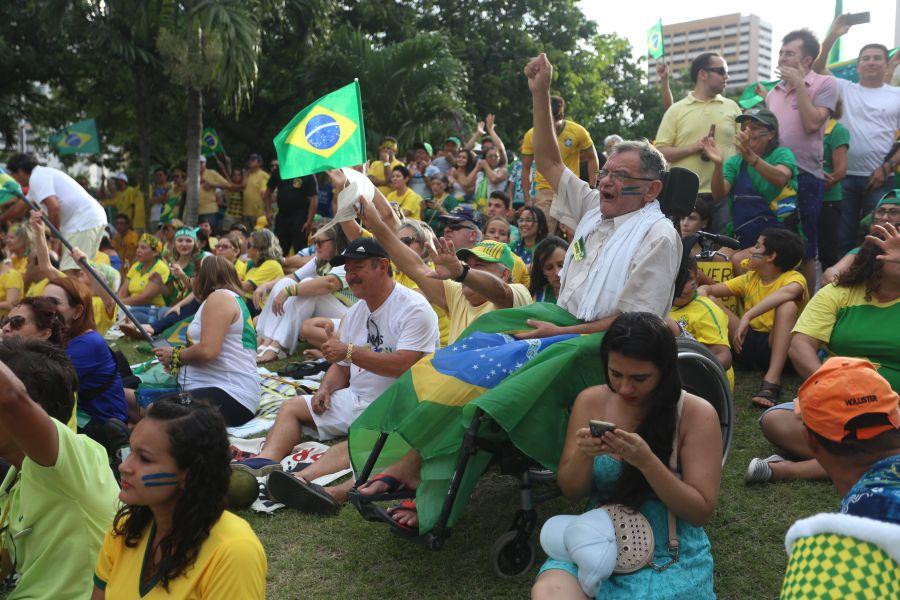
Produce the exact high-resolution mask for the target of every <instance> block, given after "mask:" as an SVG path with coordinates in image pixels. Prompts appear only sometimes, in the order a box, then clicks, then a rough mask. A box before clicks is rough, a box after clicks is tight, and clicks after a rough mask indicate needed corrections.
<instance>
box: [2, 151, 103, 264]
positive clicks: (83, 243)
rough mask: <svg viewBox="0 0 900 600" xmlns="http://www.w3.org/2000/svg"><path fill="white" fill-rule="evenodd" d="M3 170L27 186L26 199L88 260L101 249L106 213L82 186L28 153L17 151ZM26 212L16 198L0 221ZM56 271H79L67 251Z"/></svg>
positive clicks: (21, 202) (20, 201)
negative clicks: (32, 202) (38, 208)
mask: <svg viewBox="0 0 900 600" xmlns="http://www.w3.org/2000/svg"><path fill="white" fill-rule="evenodd" d="M6 170H7V171H9V174H10V175H12V177H13V178H14V179H15V180H16V181H17V182H18V183H19V185H21V186H22V187H23V188H24V187H27V188H28V198H29V199H30V200H32V201H34V202H37V203H38V204H39V205H43V206H42V208H43V210H44V212H46V213H47V217H48V218H49V219H50V222H51V223H53V224H54V225H55V226H56V228H57V229H59V231H60V233H62V234H63V236H64V237H65V238H66V240H68V242H69V243H70V244H72V246H74V247H76V248H80V249H81V250H82V251H83V252H84V254H85V255H86V256H87V257H88V258H89V259H90V258H92V257H93V256H94V255H95V254H97V251H98V250H99V249H100V240H101V239H102V238H103V232H104V231H105V230H106V225H107V220H106V212H104V210H103V207H102V206H100V203H99V202H97V200H95V199H94V198H93V196H91V195H90V194H89V193H88V192H87V190H85V189H84V188H83V187H81V185H80V184H79V183H78V182H77V181H75V180H74V179H72V178H71V177H69V176H68V175H66V174H65V173H63V172H62V171H59V170H57V169H53V168H51V167H42V166H40V165H38V162H37V159H36V158H35V157H34V156H33V155H31V154H16V155H14V156H13V157H12V158H10V159H9V161H8V162H7V163H6ZM27 212H28V206H26V204H25V202H24V201H22V200H19V201H18V202H16V203H15V204H13V205H11V206H10V207H9V208H8V209H6V210H5V211H4V212H3V213H2V214H0V224H3V223H6V222H11V221H16V220H18V219H20V218H22V217H24V216H25V215H26V214H27ZM59 270H60V271H63V272H65V273H66V274H67V275H74V274H77V273H78V265H77V264H75V261H74V260H73V259H72V255H71V253H69V251H68V250H66V251H65V252H64V253H63V256H62V260H60V263H59Z"/></svg>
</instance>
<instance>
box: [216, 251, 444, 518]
mask: <svg viewBox="0 0 900 600" xmlns="http://www.w3.org/2000/svg"><path fill="white" fill-rule="evenodd" d="M397 243H400V244H401V245H402V243H401V242H399V241H398V242H397ZM403 247H404V248H406V246H403ZM331 264H332V265H334V266H336V267H337V266H343V265H346V267H345V268H346V272H347V284H348V285H349V286H350V290H351V291H352V292H353V294H354V295H355V296H356V297H357V298H359V299H360V300H361V302H357V303H356V304H354V305H353V306H352V307H351V308H350V310H348V311H347V315H346V316H345V317H344V319H343V321H342V322H341V327H340V330H339V331H338V332H335V331H331V332H330V334H331V335H330V337H329V339H328V340H327V341H326V342H325V344H324V345H323V346H322V353H323V354H324V355H325V358H326V359H327V360H328V361H329V362H330V363H332V364H331V366H330V367H329V369H328V371H327V372H326V373H325V377H324V378H323V379H322V382H321V384H320V385H319V389H318V390H317V391H316V393H315V394H313V395H311V396H296V397H294V398H291V399H289V400H287V401H286V402H285V403H284V404H283V405H282V406H281V408H280V409H279V411H278V416H277V418H276V419H275V424H274V425H273V426H272V429H271V430H270V431H269V433H268V435H267V436H266V442H265V444H264V445H263V448H262V451H261V452H260V453H259V454H258V455H257V456H256V457H254V458H250V459H247V460H244V461H240V462H236V463H234V464H233V465H232V468H233V469H234V470H239V471H245V472H249V473H251V474H252V475H253V476H255V477H262V476H264V475H266V474H269V473H271V475H269V480H268V491H269V495H270V496H271V497H272V498H273V499H274V500H276V501H278V502H281V503H283V504H285V505H287V506H292V507H295V508H298V509H302V510H306V509H311V508H310V504H309V502H308V501H309V497H310V494H309V491H310V488H311V487H312V484H310V483H307V481H304V480H302V479H300V478H298V477H294V476H292V475H288V474H286V473H281V472H279V471H280V469H281V465H280V463H279V461H281V459H283V458H284V457H285V456H287V455H288V454H290V452H291V451H292V449H293V448H294V446H295V445H296V444H298V443H299V442H300V440H301V438H302V437H303V434H304V433H306V434H309V435H312V436H314V437H316V438H318V439H321V440H327V439H332V438H335V437H340V436H345V435H347V430H348V429H349V427H350V424H351V423H352V422H353V421H354V420H355V419H356V417H357V416H359V414H360V413H362V412H363V411H364V410H365V409H366V407H367V406H368V405H369V404H371V403H372V401H373V400H375V398H377V397H378V396H380V395H381V393H382V392H383V391H384V390H385V389H386V388H387V387H388V386H389V385H390V384H391V383H392V382H393V381H394V380H395V379H396V378H397V377H399V376H400V375H402V374H403V373H404V372H406V371H407V370H408V369H409V368H410V367H412V366H413V365H414V364H415V363H416V362H417V361H418V360H419V359H420V358H422V357H423V356H425V355H426V354H429V353H431V352H434V351H435V350H436V349H437V347H438V322H437V315H435V314H434V311H433V310H432V309H431V306H429V304H428V301H427V300H425V298H424V297H423V296H422V295H421V294H419V293H417V292H414V291H412V290H410V289H409V288H406V287H404V286H402V285H399V284H397V283H396V282H395V281H394V280H393V278H392V270H391V265H390V261H389V260H388V253H387V252H386V251H385V249H384V248H383V247H382V245H381V244H379V243H378V242H377V241H375V240H374V239H371V238H358V239H356V240H354V241H352V242H350V244H349V245H348V246H347V248H346V249H345V250H344V252H343V253H342V254H341V255H339V256H336V257H334V258H333V259H332V260H331ZM347 466H349V458H347V460H346V461H345V462H344V463H343V466H341V467H339V468H340V469H344V468H346V467H347ZM335 470H339V469H335ZM298 476H299V477H305V476H304V475H303V474H302V473H300V474H298ZM350 483H351V484H352V482H350ZM349 487H350V486H347V489H349ZM314 495H315V494H314ZM313 506H314V507H315V506H320V504H316V505H313ZM335 506H339V505H338V504H336V503H335V502H331V503H330V505H326V507H325V510H326V511H327V510H329V509H331V510H333V509H334V507H335ZM312 510H317V511H318V509H316V508H312Z"/></svg>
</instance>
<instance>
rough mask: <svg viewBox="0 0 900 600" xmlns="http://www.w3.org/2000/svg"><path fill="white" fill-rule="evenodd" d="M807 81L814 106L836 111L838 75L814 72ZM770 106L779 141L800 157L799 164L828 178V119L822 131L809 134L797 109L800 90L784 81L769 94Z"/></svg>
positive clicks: (814, 173) (812, 172)
mask: <svg viewBox="0 0 900 600" xmlns="http://www.w3.org/2000/svg"><path fill="white" fill-rule="evenodd" d="M803 83H804V84H805V85H806V93H807V95H808V96H809V98H810V100H811V101H812V104H813V106H817V107H821V108H827V109H828V110H830V111H832V112H834V107H835V105H836V104H837V101H838V96H839V93H840V92H839V89H838V85H837V81H835V79H834V77H832V76H830V75H819V74H818V73H814V72H812V71H810V72H809V73H807V74H806V77H804V78H803ZM766 105H767V106H768V107H769V110H771V111H772V112H773V113H775V116H776V117H778V140H779V142H780V144H781V145H782V146H785V147H787V148H790V149H791V151H792V152H793V153H794V156H796V157H797V166H798V167H799V168H800V169H802V170H803V171H806V172H807V173H810V174H812V175H815V176H816V177H818V178H819V179H824V178H825V173H824V171H822V138H823V136H824V135H825V125H826V123H827V122H828V119H825V120H824V121H822V126H821V127H819V129H818V131H816V132H815V133H807V132H806V128H805V127H804V126H803V119H802V118H801V117H800V111H799V109H798V108H797V92H796V91H795V90H793V89H788V87H787V86H786V85H785V84H784V82H783V81H779V82H778V85H776V86H775V87H774V88H773V89H772V91H771V92H769V94H768V96H766Z"/></svg>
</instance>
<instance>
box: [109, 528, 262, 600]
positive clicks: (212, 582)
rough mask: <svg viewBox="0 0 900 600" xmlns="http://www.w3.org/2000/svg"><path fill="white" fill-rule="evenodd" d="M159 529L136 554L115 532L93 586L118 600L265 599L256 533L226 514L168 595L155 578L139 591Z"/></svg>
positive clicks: (148, 534)
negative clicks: (147, 555)
mask: <svg viewBox="0 0 900 600" xmlns="http://www.w3.org/2000/svg"><path fill="white" fill-rule="evenodd" d="M155 533H156V526H155V524H154V525H151V526H150V527H147V530H146V532H145V533H144V535H143V537H142V538H141V540H140V542H139V543H138V545H137V546H135V547H134V548H129V547H127V546H126V545H125V537H124V536H116V535H114V534H113V532H112V529H110V530H109V531H108V532H107V533H106V538H105V539H104V540H103V546H102V547H101V548H100V555H99V556H98V557H97V566H96V569H95V572H94V585H96V586H97V587H98V588H100V589H102V590H105V592H106V597H107V598H110V599H115V600H156V599H161V598H182V599H184V600H195V599H196V600H199V599H201V598H210V599H212V598H228V599H229V600H262V599H263V598H265V595H266V553H265V551H264V550H263V547H262V544H260V543H259V539H258V538H257V537H256V534H255V533H253V529H251V528H250V525H249V524H248V523H247V522H246V521H245V520H243V519H242V518H240V517H238V516H237V515H234V514H232V513H230V512H228V511H225V512H223V513H222V516H221V517H220V518H219V520H218V521H216V524H215V525H213V527H212V529H210V531H209V537H208V538H206V540H204V542H203V545H201V546H200V552H199V553H198V554H197V558H196V560H195V561H194V564H193V565H192V566H191V567H190V568H188V569H187V571H186V572H185V573H183V574H182V575H181V576H180V577H177V578H176V579H173V580H172V581H170V582H169V591H168V592H166V590H165V589H164V588H163V586H162V585H161V584H160V583H159V582H158V580H157V578H156V577H153V578H152V579H150V580H149V581H148V582H147V584H145V585H141V579H142V577H141V575H142V573H143V568H144V555H145V554H146V553H147V544H148V542H149V540H150V537H151V535H153V534H155Z"/></svg>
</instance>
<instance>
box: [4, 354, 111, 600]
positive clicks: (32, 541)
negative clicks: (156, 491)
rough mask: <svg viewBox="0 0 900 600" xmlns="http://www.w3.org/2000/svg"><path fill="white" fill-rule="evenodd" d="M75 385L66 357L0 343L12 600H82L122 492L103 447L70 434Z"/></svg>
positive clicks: (7, 555) (6, 568)
mask: <svg viewBox="0 0 900 600" xmlns="http://www.w3.org/2000/svg"><path fill="white" fill-rule="evenodd" d="M77 388H78V377H77V375H76V373H75V369H74V368H73V367H72V363H71V362H69V359H68V357H67V356H66V354H65V351H64V350H63V349H62V348H60V347H57V346H54V345H52V344H49V343H47V342H41V341H21V340H11V339H4V340H0V458H2V459H3V460H4V461H6V462H8V463H9V464H11V465H12V468H10V470H9V471H8V472H7V474H6V477H5V478H4V480H3V483H2V485H0V505H2V506H3V507H4V509H3V528H2V531H0V540H2V562H0V564H2V565H3V566H2V567H0V577H2V578H6V576H7V575H9V574H10V572H11V570H12V569H15V571H16V572H18V574H19V579H18V582H17V584H16V588H15V590H13V591H12V593H11V594H10V596H9V598H53V599H54V600H83V599H84V598H88V597H89V596H90V593H91V588H92V583H91V568H92V565H93V562H94V560H95V557H96V556H97V553H98V552H99V550H100V546H101V544H102V542H103V534H104V532H105V531H106V530H107V529H108V528H109V524H110V523H111V522H112V519H113V516H114V515H115V514H116V496H117V495H118V493H119V486H118V485H117V484H116V480H115V477H114V476H113V472H112V471H111V470H110V468H109V459H108V457H107V454H106V450H104V449H103V447H102V446H101V445H100V444H98V443H97V442H95V441H94V440H92V439H90V438H89V437H87V436H85V435H78V434H76V433H75V432H74V431H72V430H71V429H70V428H69V427H67V426H66V425H65V423H66V422H67V421H69V418H70V417H71V415H72V411H73V410H74V406H75V390H76V389H77Z"/></svg>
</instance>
